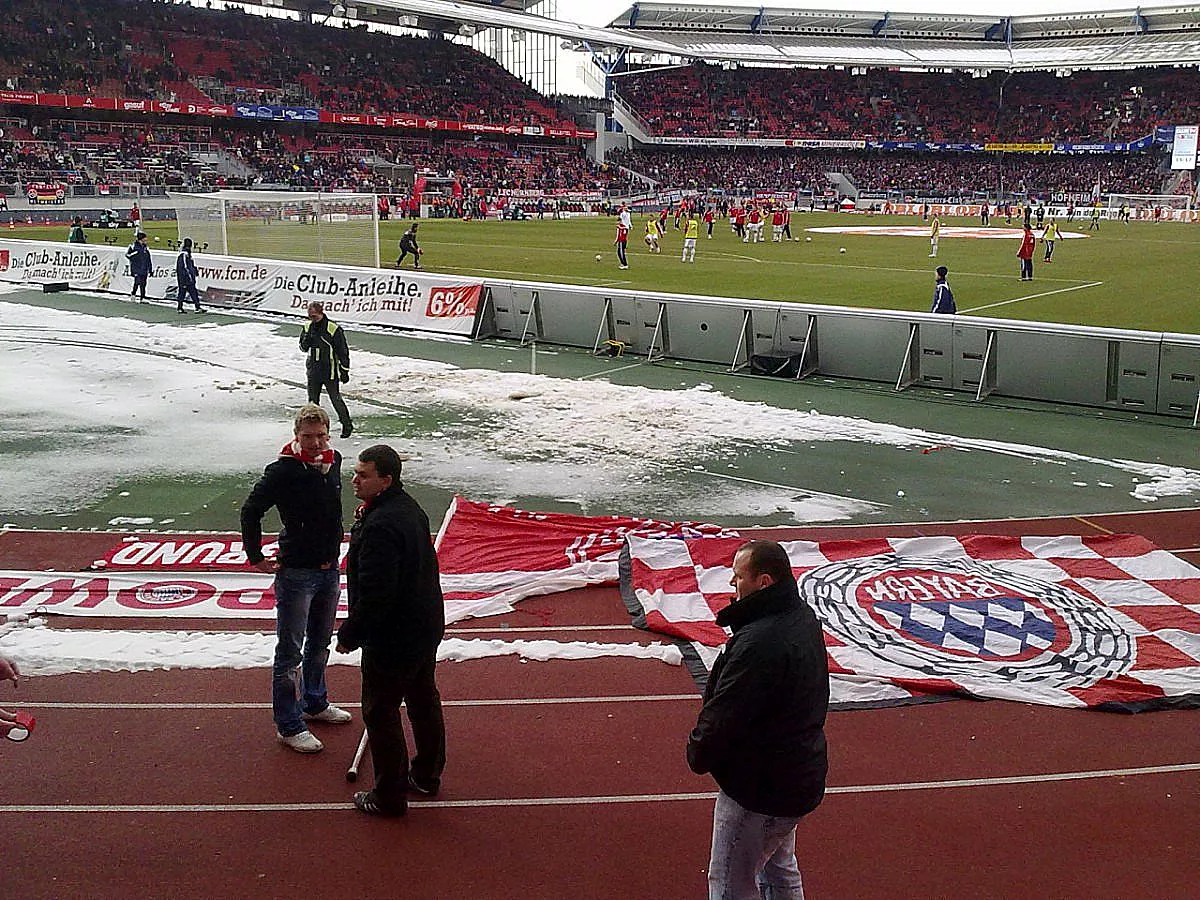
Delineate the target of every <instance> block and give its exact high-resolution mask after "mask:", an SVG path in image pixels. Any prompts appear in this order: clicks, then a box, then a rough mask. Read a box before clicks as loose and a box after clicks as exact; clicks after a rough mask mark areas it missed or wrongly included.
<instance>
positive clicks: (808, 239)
mask: <svg viewBox="0 0 1200 900" xmlns="http://www.w3.org/2000/svg"><path fill="white" fill-rule="evenodd" d="M804 243H806V244H811V243H812V238H810V237H806V238H805V239H804Z"/></svg>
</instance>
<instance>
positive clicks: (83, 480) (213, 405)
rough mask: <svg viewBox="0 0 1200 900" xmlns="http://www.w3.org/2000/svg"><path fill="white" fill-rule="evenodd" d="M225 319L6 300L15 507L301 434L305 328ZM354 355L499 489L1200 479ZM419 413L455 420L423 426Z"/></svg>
mask: <svg viewBox="0 0 1200 900" xmlns="http://www.w3.org/2000/svg"><path fill="white" fill-rule="evenodd" d="M98 302H104V303H111V302H112V301H111V300H104V301H100V300H98ZM110 308H111V307H110ZM220 321H221V320H220V319H216V318H210V319H195V318H192V317H190V316H189V317H188V319H187V321H186V327H179V324H177V323H175V322H170V323H148V322H139V321H136V320H131V319H125V318H121V317H119V316H111V315H110V316H102V315H90V314H85V313H78V312H68V311H63V310H56V309H47V308H43V307H36V306H30V305H26V304H21V303H11V302H4V304H3V318H2V319H0V346H3V348H4V353H5V359H6V372H7V373H11V372H19V373H21V377H19V378H14V377H9V376H8V375H7V374H6V377H5V378H3V379H0V403H3V404H4V406H5V408H6V409H7V411H8V413H9V415H8V423H7V424H8V434H7V435H6V437H5V438H4V439H3V441H4V446H5V457H6V462H7V463H8V464H7V465H5V466H3V467H0V495H2V496H3V497H4V499H5V503H4V506H5V507H6V508H8V509H10V510H12V511H15V512H24V513H44V512H49V511H63V510H71V509H78V508H81V507H85V506H86V505H88V504H89V503H91V502H94V501H95V500H97V499H99V498H100V497H102V496H104V494H105V492H106V491H107V490H109V489H111V487H112V486H113V485H114V484H116V483H118V482H119V481H121V480H122V479H127V478H129V477H131V476H146V477H151V476H167V477H180V478H186V479H189V480H195V479H197V478H203V477H204V476H206V475H212V476H221V475H230V474H244V473H250V472H255V471H258V470H259V469H260V468H261V466H262V465H263V463H264V461H265V460H266V459H268V458H269V456H270V453H269V452H268V448H269V449H270V450H274V448H275V446H276V445H278V444H281V443H282V440H283V439H284V438H285V437H286V436H287V435H288V434H289V433H290V429H289V426H290V416H291V414H292V413H293V412H294V410H295V408H296V407H297V406H298V404H299V403H300V402H302V401H303V394H302V391H301V390H300V389H299V387H298V382H299V380H300V379H301V378H302V376H303V362H302V360H301V358H300V354H299V352H298V349H297V346H296V341H295V339H294V338H293V337H289V336H282V335H279V334H277V333H276V327H275V326H274V325H272V324H269V323H261V322H248V323H226V324H218V322H220ZM352 371H353V380H352V381H351V383H350V385H349V386H348V392H349V394H350V397H351V405H352V407H353V408H354V409H355V410H356V411H357V412H358V413H359V415H360V416H361V414H362V413H363V411H364V408H369V407H374V409H371V413H372V414H373V415H380V416H393V417H395V420H396V424H395V427H394V428H392V429H388V430H386V431H385V432H384V433H385V439H388V440H391V441H393V442H394V443H396V444H397V446H398V447H399V449H401V450H403V451H406V452H408V453H410V454H413V455H415V456H417V457H418V459H417V460H416V461H414V462H413V463H411V464H410V470H411V471H413V472H414V477H415V478H417V479H419V480H420V481H421V482H423V483H427V484H430V485H433V486H436V487H442V488H446V489H449V490H455V491H460V492H462V493H465V494H467V495H472V496H479V497H484V498H487V499H490V500H503V499H506V498H510V497H516V496H521V495H529V494H538V495H543V496H554V497H558V498H560V499H564V500H570V501H573V502H576V503H578V504H579V505H580V506H581V507H582V508H584V509H587V508H589V507H590V506H593V505H602V506H607V507H612V506H614V505H617V506H620V505H622V504H621V501H622V499H623V498H626V497H628V498H629V502H628V503H626V504H624V505H626V506H627V507H628V508H629V509H632V510H641V509H645V508H647V506H648V505H651V504H650V502H648V501H652V506H653V508H654V509H655V510H656V511H657V513H658V514H659V515H662V516H667V515H673V516H675V517H678V518H695V517H697V516H699V517H701V518H702V517H704V515H706V514H707V515H709V516H714V517H716V516H729V515H741V516H749V517H752V516H755V515H760V514H764V513H774V512H777V511H779V510H785V511H788V512H790V513H791V515H792V516H793V518H794V519H795V520H796V521H798V522H804V521H816V520H825V521H830V520H835V519H839V518H847V517H850V516H853V515H856V514H862V513H864V512H869V511H871V510H872V509H877V508H878V507H877V505H876V504H874V503H871V502H869V501H867V500H863V499H859V498H852V497H839V496H835V495H829V494H823V493H821V492H820V491H819V490H814V489H811V488H808V487H807V486H806V485H805V484H804V483H803V481H802V477H803V476H802V471H803V470H802V466H801V465H796V466H794V467H793V470H792V472H790V473H789V472H787V471H783V470H782V467H781V470H780V472H779V475H778V478H777V479H776V480H777V481H778V483H776V484H772V483H767V482H763V481H752V480H743V479H739V478H738V477H737V476H736V474H733V473H731V471H730V468H729V466H728V463H729V462H730V461H731V460H733V459H735V458H736V456H737V454H738V453H739V452H744V451H746V450H747V449H760V448H764V447H766V448H771V447H779V448H794V447H795V446H797V445H799V444H800V443H810V444H811V443H813V442H831V441H841V442H854V443H867V444H875V445H882V446H891V447H897V448H917V447H921V448H924V447H930V446H935V445H936V446H940V447H942V448H947V449H948V448H956V449H959V450H969V451H977V452H987V453H995V454H1001V455H1006V456H1015V457H1020V458H1023V459H1029V460H1037V461H1046V462H1052V463H1063V464H1070V463H1086V464H1094V465H1100V466H1104V467H1108V468H1110V469H1112V470H1115V472H1118V473H1123V474H1124V475H1126V476H1130V477H1131V478H1132V480H1133V481H1134V482H1138V483H1137V485H1136V488H1135V489H1134V490H1133V492H1132V494H1133V496H1135V497H1138V498H1139V499H1145V500H1152V499H1155V498H1158V497H1163V496H1171V495H1184V494H1190V493H1196V492H1200V471H1198V470H1194V469H1189V468H1183V467H1172V466H1166V465H1160V464H1152V463H1143V462H1139V461H1137V460H1125V459H1104V458H1100V457H1094V456H1088V455H1082V454H1077V453H1071V452H1066V451H1061V450H1056V449H1053V448H1048V447H1040V446H1032V445H1026V444H1018V443H1006V442H1002V441H991V440H985V439H979V438H969V437H960V436H956V435H952V434H944V433H936V432H930V431H925V430H922V429H915V428H907V427H903V426H899V425H893V424H889V423H886V422H872V421H868V420H865V419H861V418H852V417H847V416H834V415H825V414H822V413H819V412H816V411H811V412H810V411H802V410H791V409H778V408H774V407H771V406H767V405H765V404H762V403H756V402H746V401H741V400H737V399H734V398H731V397H728V396H725V395H723V394H721V393H719V392H718V391H715V390H713V389H712V388H711V387H709V386H706V385H701V386H698V387H694V388H692V389H689V390H663V389H655V388H646V387H638V386H628V385H617V384H610V383H607V382H604V381H601V380H595V379H593V380H587V381H581V380H573V379H564V378H555V377H551V376H545V375H527V374H520V373H503V372H495V371H484V370H474V369H464V368H460V367H457V366H454V365H450V364H447V363H441V362H431V361H426V360H419V359H410V358H405V357H400V356H389V355H384V354H380V353H372V352H365V351H357V352H355V353H354V356H353V365H352ZM417 420H420V421H426V422H429V421H432V422H437V423H438V424H437V425H436V426H434V427H432V428H429V427H425V428H424V429H423V430H422V428H420V427H416V426H414V424H413V423H414V421H417ZM397 435H399V437H397ZM64 436H65V439H64ZM717 464H719V465H720V467H721V473H720V474H719V475H717V474H714V477H713V478H711V479H710V480H706V481H704V482H703V483H702V486H701V487H697V485H698V484H701V482H699V481H698V480H697V479H696V478H695V477H692V475H693V474H694V473H689V472H688V470H691V469H695V468H699V467H703V468H705V469H707V470H713V469H715V468H716V466H717ZM685 474H687V475H688V477H687V478H683V477H682V476H683V475H685Z"/></svg>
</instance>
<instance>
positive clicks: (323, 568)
mask: <svg viewBox="0 0 1200 900" xmlns="http://www.w3.org/2000/svg"><path fill="white" fill-rule="evenodd" d="M293 431H294V437H293V439H292V440H290V441H288V442H287V443H286V444H284V445H283V449H281V450H280V451H279V458H278V459H276V460H275V461H274V462H273V463H271V464H270V465H268V466H267V468H266V470H265V471H264V472H263V476H262V478H260V479H259V480H258V483H257V484H256V485H254V488H253V490H251V491H250V496H249V497H247V498H246V502H245V503H244V504H242V547H243V549H245V551H246V559H247V560H248V561H249V563H250V565H252V566H254V567H255V568H257V569H259V570H260V571H262V572H267V573H270V574H273V575H274V576H275V612H276V625H275V634H276V643H275V659H274V662H273V664H272V666H271V708H272V712H273V715H274V718H275V734H276V737H277V738H278V740H279V742H280V743H281V744H283V745H284V746H286V747H290V748H291V749H292V750H295V751H297V752H299V753H317V752H318V751H320V750H321V749H323V746H324V745H323V744H322V743H321V742H320V741H319V740H318V739H317V738H316V736H314V735H313V734H312V732H310V731H309V730H308V726H307V724H306V722H325V723H331V724H341V723H345V722H349V721H350V713H348V712H346V711H345V710H343V709H338V708H337V707H336V706H333V705H331V704H330V702H329V697H328V694H327V692H326V689H325V664H326V662H327V661H328V660H329V639H330V637H331V636H332V634H333V620H334V617H335V616H336V615H337V604H338V597H339V596H340V594H341V590H340V584H339V581H340V575H339V572H338V561H339V557H340V556H341V548H342V536H343V531H342V457H341V454H340V453H338V452H337V451H336V450H334V449H332V448H331V447H330V446H329V415H328V414H327V413H326V412H325V410H323V409H321V407H319V406H317V405H316V404H314V403H309V404H307V405H305V406H303V407H301V409H300V412H298V413H297V414H296V420H295V427H294V429H293ZM271 507H275V509H276V510H278V512H279V518H280V520H281V521H282V522H283V529H282V530H281V531H280V532H279V549H278V552H277V553H276V554H275V558H274V559H266V558H265V557H264V556H263V552H262V519H263V516H264V515H265V514H266V512H267V510H268V509H270V508H271Z"/></svg>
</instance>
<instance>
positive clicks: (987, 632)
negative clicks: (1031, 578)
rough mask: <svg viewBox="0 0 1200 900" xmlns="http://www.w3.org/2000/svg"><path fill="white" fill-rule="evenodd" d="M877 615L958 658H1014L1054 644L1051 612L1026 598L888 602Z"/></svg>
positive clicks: (899, 628)
mask: <svg viewBox="0 0 1200 900" xmlns="http://www.w3.org/2000/svg"><path fill="white" fill-rule="evenodd" d="M874 608H875V611H876V612H877V613H878V614H879V615H880V616H882V617H883V619H884V621H886V622H887V623H888V624H889V625H890V626H891V627H892V628H894V629H896V630H897V631H901V632H904V633H906V634H909V635H911V636H912V637H914V638H916V639H917V640H920V641H923V642H924V643H926V644H932V645H934V646H937V647H942V648H944V649H946V650H950V651H953V652H958V653H975V654H978V655H979V656H980V657H984V658H999V659H1004V658H1010V657H1013V656H1018V655H1020V654H1022V653H1024V652H1025V651H1026V650H1028V649H1030V648H1033V649H1036V650H1045V649H1046V648H1048V647H1050V646H1051V645H1052V644H1053V643H1054V638H1055V629H1054V623H1053V622H1052V621H1051V620H1050V617H1049V616H1048V615H1047V614H1046V612H1045V611H1044V610H1042V609H1040V608H1039V607H1038V606H1036V605H1035V604H1032V603H1029V602H1027V601H1026V600H1024V599H1022V598H1020V597H998V598H991V599H987V600H947V601H937V602H931V603H904V602H895V601H886V602H879V603H876V604H875V606H874Z"/></svg>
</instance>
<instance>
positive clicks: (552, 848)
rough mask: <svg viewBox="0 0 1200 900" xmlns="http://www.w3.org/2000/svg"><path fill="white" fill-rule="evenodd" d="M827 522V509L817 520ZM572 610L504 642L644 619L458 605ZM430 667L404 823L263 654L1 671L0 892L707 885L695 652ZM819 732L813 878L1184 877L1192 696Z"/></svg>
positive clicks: (948, 881) (858, 892) (972, 882)
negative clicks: (209, 664)
mask: <svg viewBox="0 0 1200 900" xmlns="http://www.w3.org/2000/svg"><path fill="white" fill-rule="evenodd" d="M1197 524H1200V519H1198V517H1197V516H1196V515H1195V514H1190V515H1182V514H1164V515H1161V516H1144V515H1143V516H1133V517H1127V518H1119V517H1093V518H1089V519H1088V520H1080V519H1071V520H1035V521H1034V522H1025V523H969V524H962V525H953V526H943V527H938V528H934V527H931V526H920V527H919V528H917V527H912V528H908V527H904V526H891V527H889V528H886V529H883V530H886V531H887V533H889V534H910V533H946V532H950V531H953V532H957V533H961V532H963V531H975V532H980V531H1004V532H1006V533H1025V534H1032V533H1089V532H1093V533H1094V532H1095V531H1103V530H1110V531H1136V532H1138V533H1142V534H1145V535H1146V536H1148V537H1150V539H1151V540H1154V541H1155V542H1156V543H1158V544H1159V545H1160V546H1164V547H1167V548H1169V549H1176V550H1184V549H1188V548H1190V547H1191V546H1192V544H1190V543H1188V541H1189V540H1191V539H1193V536H1194V535H1196V534H1197V533H1198V531H1197V528H1196V527H1195V526H1196V525H1197ZM879 530H880V529H865V530H864V531H865V532H867V533H872V532H875V533H877V532H878V531H879ZM818 532H820V533H823V534H825V535H828V534H829V533H830V530H826V529H819V530H818V529H804V534H805V536H810V535H813V534H816V533H818ZM796 533H797V532H796V531H795V530H793V531H790V532H789V533H788V536H795V535H796ZM836 533H837V534H839V535H840V536H844V537H851V536H858V535H857V533H855V534H851V533H848V530H847V529H836ZM104 539H105V541H106V542H107V541H111V535H110V536H105V537H104ZM87 541H88V536H87V535H79V536H72V538H71V540H70V542H69V543H68V542H64V541H63V539H62V536H60V535H47V536H42V537H32V536H28V535H26V536H24V537H22V538H21V539H20V540H19V541H16V540H14V539H13V533H7V534H4V535H0V565H2V566H4V567H8V568H19V567H25V566H31V567H32V566H33V565H34V564H35V563H36V566H37V567H38V568H41V567H49V566H54V567H69V566H74V565H82V564H81V563H77V562H76V559H77V558H86V560H87V561H90V560H91V559H94V558H95V554H94V553H91V552H90V551H89V549H88V546H87ZM56 547H57V549H55V548H56ZM106 624H107V623H106ZM97 625H98V622H97V621H94V620H92V621H89V620H76V619H72V620H70V621H69V622H67V623H65V624H63V623H59V622H55V626H56V627H71V628H81V627H82V628H91V627H96V626H97ZM581 625H588V626H596V625H611V626H613V628H612V630H611V631H593V630H588V631H581V632H578V633H572V632H570V631H557V630H555V631H548V632H547V633H544V634H536V633H521V634H520V635H519V636H521V637H527V638H537V637H545V638H549V639H554V640H572V639H580V640H609V641H615V642H632V641H640V642H646V641H648V640H650V639H651V638H650V637H648V636H646V635H644V634H640V633H638V632H635V631H633V630H632V629H630V628H629V627H628V626H627V625H626V624H625V615H624V612H623V610H622V608H621V605H620V602H619V599H618V598H617V596H616V592H615V591H614V590H612V589H597V590H593V591H581V592H573V593H572V594H569V595H568V594H562V595H557V596H555V597H548V598H535V599H533V600H530V601H526V602H525V603H523V604H522V609H521V610H519V611H518V612H516V613H512V614H510V615H507V616H504V617H497V618H495V619H489V620H485V621H480V622H473V623H469V625H468V626H467V627H469V628H472V629H479V628H481V627H483V628H487V629H492V630H490V631H488V632H482V631H478V632H473V633H476V634H479V635H480V636H485V637H515V636H517V635H516V634H513V633H512V631H511V629H512V628H516V627H520V628H542V627H550V628H556V629H557V628H563V627H567V626H581ZM506 626H507V628H506ZM108 627H111V625H109V626H108ZM121 627H129V625H128V623H122V625H121ZM154 627H162V626H161V625H159V624H157V623H155V625H154ZM176 627H178V626H177V625H176ZM184 627H186V628H188V629H192V628H202V627H211V628H213V629H229V628H230V627H231V623H229V622H228V621H224V620H222V621H220V622H211V623H201V622H198V621H190V622H188V623H186V624H185V626H184ZM235 627H240V628H262V627H263V623H249V624H247V623H240V624H238V625H236V626H235ZM506 631H507V632H508V633H507V634H505V632H506ZM461 636H470V635H469V634H468V635H461ZM329 677H330V684H331V695H332V696H333V697H334V699H335V700H336V701H338V702H342V701H344V700H345V701H348V700H351V699H353V698H354V697H356V695H357V690H358V685H357V672H356V671H355V670H354V669H353V668H350V667H346V666H335V667H332V668H331V669H330V676H329ZM439 680H440V683H441V685H442V691H443V697H444V698H445V700H446V702H447V710H446V714H447V728H448V734H449V744H450V765H449V768H448V770H447V774H446V782H445V790H444V793H443V795H442V797H440V798H439V800H438V801H437V802H433V803H430V802H418V803H414V804H413V807H412V810H411V812H410V814H409V816H408V818H407V819H405V820H402V821H395V822H391V821H387V822H381V821H376V820H371V819H368V818H366V817H364V816H362V815H361V814H359V813H357V812H355V811H354V810H353V809H352V808H351V806H350V804H349V798H350V793H351V792H352V790H353V789H354V788H353V787H352V786H351V785H348V784H347V783H346V782H345V779H344V772H345V768H346V765H347V763H348V762H349V760H350V758H351V756H352V754H353V751H354V747H355V744H356V743H357V739H358V736H359V731H358V727H357V725H351V726H343V727H331V726H326V727H325V728H324V729H323V730H322V731H321V732H320V734H321V737H322V739H323V740H325V742H326V746H327V750H326V752H324V753H322V754H318V755H316V756H314V757H302V756H299V755H297V754H294V753H291V752H290V751H287V750H286V749H284V748H282V747H280V746H278V745H277V744H275V742H274V740H273V729H272V727H271V722H270V712H269V709H268V704H267V700H268V699H269V698H268V681H269V674H268V673H267V672H265V671H264V670H240V671H233V670H204V671H196V670H192V671H176V672H162V671H160V672H151V673H139V674H128V673H125V674H120V673H118V674H104V675H87V676H84V675H65V676H57V677H47V678H36V679H29V680H27V681H25V682H23V683H22V685H21V687H20V688H19V690H18V691H17V692H16V693H15V695H13V697H12V700H13V702H12V703H11V704H9V700H10V692H9V691H7V690H6V691H4V693H3V695H0V696H3V700H4V702H5V703H6V704H9V705H19V706H20V707H21V708H26V709H29V710H30V711H32V712H34V713H35V714H36V715H37V716H38V719H39V727H38V730H37V731H36V732H35V734H34V736H33V737H32V738H31V739H30V740H29V741H26V742H25V743H23V744H11V743H7V742H4V743H3V745H2V746H0V784H2V785H3V793H2V794H0V828H2V829H3V834H4V839H3V845H4V847H5V852H4V854H3V860H2V861H0V897H4V898H7V897H14V898H18V897H19V898H26V897H28V898H38V897H89V898H93V897H173V898H174V897H193V896H194V897H206V898H212V897H221V896H228V897H245V898H265V897H294V896H297V895H301V896H304V897H346V896H360V897H380V898H387V897H396V898H401V897H403V898H443V897H472V898H475V897H478V898H565V897H572V898H576V897H578V898H700V897H703V896H705V865H706V862H707V857H708V840H709V833H710V816H711V809H712V800H711V792H712V791H713V786H712V783H711V782H710V781H709V780H708V779H706V778H698V777H696V776H694V775H692V774H691V773H690V772H689V771H688V770H687V767H686V764H685V762H684V759H683V745H684V741H685V739H686V735H687V732H688V730H689V729H690V727H691V725H692V722H693V720H694V717H695V713H696V709H697V707H698V698H697V697H696V694H695V689H694V686H693V684H692V682H691V679H690V678H689V677H688V676H687V674H686V672H684V671H683V670H682V669H678V668H672V667H669V666H666V665H664V664H662V663H660V662H654V661H640V660H622V659H600V660H590V661H571V662H568V661H553V662H546V663H538V662H529V663H521V662H519V661H517V660H515V659H512V658H502V659H487V660H478V661H472V662H466V663H444V664H442V665H441V666H440V667H439ZM352 708H353V709H354V711H355V712H357V707H356V706H352ZM829 740H830V747H831V757H832V759H831V772H830V793H829V795H828V796H827V798H826V800H825V803H824V804H823V805H822V806H821V808H820V809H819V810H817V812H816V813H814V814H813V815H812V816H810V817H809V818H808V819H807V820H806V821H805V822H804V823H802V825H801V827H800V831H799V834H798V841H799V856H800V858H801V866H802V869H803V871H804V874H805V880H806V886H807V894H808V896H809V897H810V900H811V898H860V897H861V898H909V897H911V898H931V897H947V898H950V897H954V898H957V897H967V898H986V897H997V898H1000V897H1003V898H1023V897H1031V898H1033V897H1038V898H1040V897H1062V898H1074V897H1079V898H1092V897H1101V896H1105V897H1139V898H1140V897H1147V898H1149V897H1154V898H1159V897H1161V898H1174V897H1179V898H1185V897H1193V896H1196V889H1195V885H1196V884H1197V883H1200V861H1198V859H1197V854H1196V839H1195V835H1196V834H1197V833H1200V713H1197V712H1196V711H1172V712H1156V713H1150V714H1146V715H1141V716H1119V715H1113V714H1107V713H1099V712H1091V711H1083V710H1060V709H1053V708H1048V707H1037V706H1025V705H1021V704H1015V703H1005V702H999V701H996V702H971V701H963V700H959V701H950V702H946V703H936V704H928V705H924V706H910V707H900V708H891V709H879V710H863V711H854V712H842V713H834V714H832V715H831V716H830V722H829ZM364 781H365V782H366V784H367V785H369V783H370V778H369V774H367V775H364Z"/></svg>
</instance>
